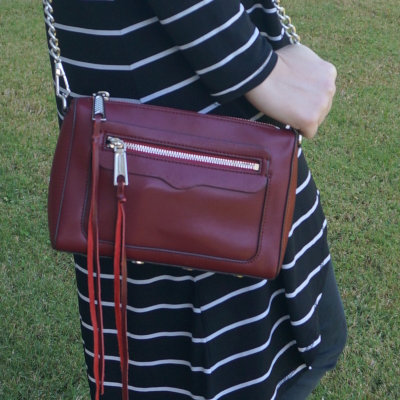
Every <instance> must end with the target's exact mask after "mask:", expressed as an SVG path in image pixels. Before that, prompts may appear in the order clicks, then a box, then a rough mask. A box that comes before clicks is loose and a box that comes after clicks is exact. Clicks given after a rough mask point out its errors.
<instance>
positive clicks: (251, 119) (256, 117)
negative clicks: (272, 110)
mask: <svg viewBox="0 0 400 400" xmlns="http://www.w3.org/2000/svg"><path fill="white" fill-rule="evenodd" d="M264 115H265V114H264V113H263V112H259V113H258V114H256V115H255V116H254V117H251V118H250V121H257V120H259V119H260V118H262V117H263V116H264Z"/></svg>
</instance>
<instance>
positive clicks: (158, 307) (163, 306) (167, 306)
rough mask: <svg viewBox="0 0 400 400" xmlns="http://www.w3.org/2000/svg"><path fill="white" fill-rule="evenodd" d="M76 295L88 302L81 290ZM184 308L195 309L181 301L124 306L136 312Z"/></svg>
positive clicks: (106, 304) (110, 303) (107, 304)
mask: <svg viewBox="0 0 400 400" xmlns="http://www.w3.org/2000/svg"><path fill="white" fill-rule="evenodd" d="M78 296H79V297H80V298H81V299H82V300H83V301H85V302H86V303H89V298H88V297H86V296H84V295H83V294H82V293H81V292H79V290H78ZM95 304H97V300H95ZM101 305H102V307H113V308H114V306H115V303H114V302H113V301H102V302H101ZM185 308H190V309H192V310H194V311H195V307H194V305H193V304H191V303H181V304H166V303H164V304H163V303H161V304H155V305H153V306H149V307H141V308H139V307H132V306H129V305H127V306H126V309H127V310H128V311H131V312H135V313H138V314H144V313H147V312H151V311H157V310H181V309H185ZM197 310H198V309H197ZM195 312H196V311H195ZM198 312H200V310H198Z"/></svg>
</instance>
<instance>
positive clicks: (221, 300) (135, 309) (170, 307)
mask: <svg viewBox="0 0 400 400" xmlns="http://www.w3.org/2000/svg"><path fill="white" fill-rule="evenodd" d="M112 276H113V275H112ZM120 279H121V277H120ZM266 283H267V281H266V280H262V281H260V282H258V283H256V284H255V285H251V286H247V287H245V288H242V289H239V290H235V291H234V292H231V293H229V294H227V295H225V296H222V297H220V298H219V299H217V300H214V301H212V302H210V303H208V304H206V305H204V306H201V307H200V308H197V307H195V306H194V305H193V304H192V303H181V304H165V303H163V304H155V305H153V306H149V307H141V308H138V307H132V306H129V305H127V307H126V308H127V310H128V311H131V312H135V313H146V312H151V311H156V310H181V309H185V308H190V309H192V310H193V312H194V313H196V314H200V313H201V312H204V311H207V310H209V309H210V308H213V307H215V306H217V305H219V304H221V303H224V302H225V301H227V300H229V299H231V298H233V297H236V296H239V295H241V294H244V293H248V292H251V291H253V290H257V289H259V288H261V287H263V286H264V285H265V284H266ZM78 295H79V297H80V298H81V299H82V300H83V301H85V302H87V303H89V298H88V297H86V296H84V295H83V294H82V293H81V292H80V291H79V290H78ZM95 304H97V300H95ZM101 304H102V306H103V307H115V303H114V302H113V301H102V302H101Z"/></svg>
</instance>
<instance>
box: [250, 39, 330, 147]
mask: <svg viewBox="0 0 400 400" xmlns="http://www.w3.org/2000/svg"><path fill="white" fill-rule="evenodd" d="M276 53H277V54H278V62H277V64H276V66H275V68H274V69H273V71H272V72H271V74H270V75H269V76H268V77H267V78H266V79H265V80H264V81H263V82H262V83H261V84H259V85H258V86H256V87H255V88H254V89H252V90H250V91H249V92H247V93H246V94H245V96H246V98H247V100H248V101H249V102H250V103H252V104H253V105H254V106H255V107H256V108H257V109H258V110H260V111H262V112H263V113H265V114H266V115H268V116H269V117H271V118H274V119H276V120H277V121H280V122H282V123H284V124H289V125H290V126H292V127H293V128H295V129H298V130H300V131H301V132H302V134H303V135H304V136H305V137H306V138H309V139H310V138H312V137H313V136H315V134H316V133H317V130H318V127H319V126H320V125H321V124H322V122H323V121H324V120H325V118H326V116H327V115H328V113H329V110H330V109H331V106H332V100H333V96H334V95H335V91H336V86H335V81H336V68H335V67H334V66H333V65H332V64H330V63H328V62H326V61H324V60H322V59H321V58H320V57H318V56H317V55H316V54H315V53H314V52H313V51H312V50H310V49H309V48H308V47H306V46H302V45H290V46H286V47H284V48H282V49H279V50H277V51H276Z"/></svg>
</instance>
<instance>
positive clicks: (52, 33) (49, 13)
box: [43, 0, 71, 111]
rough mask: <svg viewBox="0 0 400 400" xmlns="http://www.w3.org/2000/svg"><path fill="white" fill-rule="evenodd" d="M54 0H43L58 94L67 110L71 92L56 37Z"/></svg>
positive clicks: (64, 109)
mask: <svg viewBox="0 0 400 400" xmlns="http://www.w3.org/2000/svg"><path fill="white" fill-rule="evenodd" d="M51 3H52V0H43V10H44V15H45V17H44V19H45V21H46V25H47V26H48V27H49V30H48V31H47V32H48V34H49V37H50V39H49V44H50V54H51V56H52V57H53V58H54V72H55V80H56V96H57V97H58V98H59V99H61V101H62V107H63V111H66V110H67V98H68V96H69V94H70V93H71V90H70V89H69V84H68V79H67V75H65V71H64V67H63V65H62V62H61V57H60V54H61V50H60V48H59V47H58V39H57V37H56V28H55V27H54V17H53V7H52V6H51ZM60 78H62V79H63V81H64V86H65V91H64V92H61V88H60Z"/></svg>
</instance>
